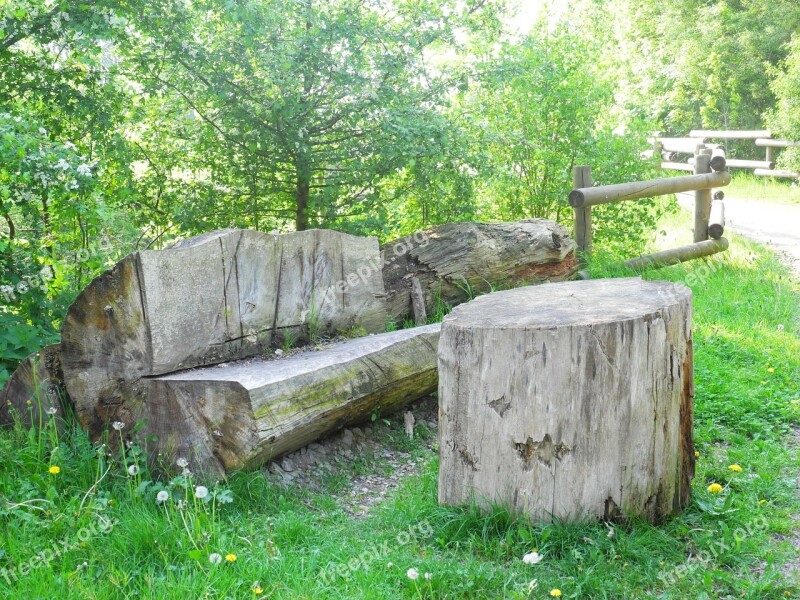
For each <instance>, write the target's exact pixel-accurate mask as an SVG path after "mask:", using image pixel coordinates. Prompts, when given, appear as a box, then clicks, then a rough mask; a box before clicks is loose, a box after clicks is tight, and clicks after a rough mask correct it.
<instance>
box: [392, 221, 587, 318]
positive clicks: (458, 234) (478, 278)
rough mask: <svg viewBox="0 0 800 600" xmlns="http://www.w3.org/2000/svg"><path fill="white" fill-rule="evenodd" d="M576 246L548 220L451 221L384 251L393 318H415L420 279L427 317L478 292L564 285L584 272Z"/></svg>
mask: <svg viewBox="0 0 800 600" xmlns="http://www.w3.org/2000/svg"><path fill="white" fill-rule="evenodd" d="M575 249H576V246H575V242H574V241H573V240H572V238H570V236H569V233H568V232H567V230H566V229H565V228H564V227H562V226H561V225H558V224H557V223H554V222H553V221H547V220H545V219H528V220H524V221H517V222H515V223H451V224H448V225H442V226H440V227H436V228H435V229H430V230H427V231H421V232H417V233H415V234H414V235H412V236H408V237H405V238H401V239H399V240H394V241H393V242H389V243H387V244H385V245H384V246H383V247H382V248H381V256H382V261H383V280H384V284H385V286H386V307H387V312H388V315H389V317H390V318H391V319H394V320H395V321H396V322H397V321H400V322H402V321H403V320H405V319H408V318H412V317H413V314H414V313H413V309H412V301H411V283H412V280H413V278H414V277H416V278H418V279H419V281H420V284H421V288H422V291H423V295H424V297H425V307H426V309H427V314H429V315H430V314H433V313H436V309H437V306H436V304H437V302H439V303H444V304H447V305H450V306H454V305H456V304H460V303H461V302H465V301H467V300H469V299H470V298H472V297H474V296H475V295H477V294H478V293H485V292H488V291H491V290H492V289H496V288H498V287H504V286H513V285H518V284H520V283H522V282H532V283H539V282H541V281H561V280H563V279H568V278H569V277H570V276H572V275H573V274H574V273H575V272H576V271H577V270H578V262H577V259H576V257H575Z"/></svg>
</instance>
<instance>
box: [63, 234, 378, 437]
mask: <svg viewBox="0 0 800 600" xmlns="http://www.w3.org/2000/svg"><path fill="white" fill-rule="evenodd" d="M378 261H379V259H378V244H377V240H375V239H374V238H357V237H354V236H350V235H347V234H343V233H338V232H334V231H323V230H312V231H305V232H297V233H291V234H287V235H269V234H265V233H260V232H256V231H241V230H226V231H217V232H212V233H209V234H205V235H202V236H199V237H196V238H192V239H189V240H186V241H184V242H180V243H179V244H176V245H175V246H173V247H172V248H171V249H168V250H161V251H140V252H136V253H134V254H131V255H129V256H128V257H126V258H125V259H123V260H122V261H120V262H119V263H118V264H117V265H116V266H115V267H114V268H113V269H112V270H111V271H108V272H106V273H105V274H103V275H101V276H100V277H98V278H97V279H95V280H94V281H93V282H92V283H91V284H90V285H89V286H88V287H87V288H86V289H85V290H84V291H83V292H82V293H81V294H80V295H79V296H78V298H77V300H76V301H75V302H74V303H73V304H72V306H71V307H70V308H69V311H68V313H67V316H66V318H65V320H64V325H63V327H62V332H61V334H62V350H63V357H64V361H63V362H64V381H65V384H66V388H67V391H68V392H69V395H70V397H71V398H72V399H73V400H74V401H75V411H76V414H77V416H78V419H79V420H80V422H81V424H82V425H83V426H84V427H85V428H86V429H87V430H88V431H89V433H90V435H91V437H92V438H93V439H97V438H98V437H99V436H100V435H101V434H102V432H103V431H104V430H105V429H106V427H107V426H108V424H109V423H111V422H113V421H121V422H123V423H126V424H127V425H128V426H131V427H132V426H133V425H134V424H135V423H136V420H137V419H139V418H140V417H142V416H143V415H142V411H141V406H140V404H141V402H143V401H144V399H145V398H146V394H145V388H144V386H143V385H142V383H141V379H142V378H144V377H151V376H155V375H162V374H165V373H171V372H174V371H177V370H180V369H187V368H190V367H196V366H205V365H212V364H217V363H221V362H225V361H230V360H236V359H240V358H245V357H249V356H255V355H259V354H262V353H263V352H265V351H266V350H267V349H269V348H273V347H276V346H278V345H280V344H282V343H284V341H285V340H287V339H288V340H297V341H302V340H304V339H305V340H307V339H309V338H310V337H316V336H320V335H328V334H335V333H337V332H339V331H341V330H348V329H351V328H352V327H354V326H356V325H358V326H361V327H363V328H364V329H366V331H367V332H379V331H383V330H384V327H385V308H384V301H383V298H382V295H383V281H382V278H381V272H380V269H379V268H376V266H375V265H377V264H378Z"/></svg>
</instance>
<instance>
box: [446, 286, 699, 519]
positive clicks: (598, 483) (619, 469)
mask: <svg viewBox="0 0 800 600" xmlns="http://www.w3.org/2000/svg"><path fill="white" fill-rule="evenodd" d="M438 362H439V411H440V470H439V501H440V502H441V503H443V504H461V503H464V502H469V501H475V502H477V503H479V504H481V505H483V506H488V505H490V504H501V505H505V506H508V507H509V508H510V509H511V510H513V511H514V512H521V513H524V514H527V515H528V516H529V517H530V518H531V519H532V520H550V519H554V518H557V519H563V520H581V519H585V518H601V519H604V520H616V519H619V518H622V517H626V516H638V517H642V518H645V519H647V520H649V521H651V522H658V521H661V520H663V519H664V518H666V517H668V516H670V515H672V514H674V513H676V512H678V511H680V510H681V509H682V508H683V507H685V506H686V505H687V503H688V502H689V497H690V483H691V479H692V477H693V476H694V446H693V442H692V412H693V404H692V402H693V395H694V386H693V368H692V329H691V291H690V290H689V289H688V288H687V287H685V286H683V285H679V284H672V283H667V282H660V281H642V280H641V279H638V278H630V279H601V280H592V281H575V282H568V283H551V284H544V285H539V286H535V287H525V288H518V289H514V290H509V291H505V292H497V293H493V294H488V295H486V296H482V297H479V298H477V299H475V300H473V301H472V302H469V303H468V304H464V305H461V306H459V307H457V308H456V309H454V310H453V312H451V313H450V314H449V315H448V316H447V318H446V319H445V320H444V323H443V325H442V332H441V339H440V342H439V353H438Z"/></svg>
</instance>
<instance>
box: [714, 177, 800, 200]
mask: <svg viewBox="0 0 800 600" xmlns="http://www.w3.org/2000/svg"><path fill="white" fill-rule="evenodd" d="M724 192H725V195H726V196H728V197H730V198H746V199H748V200H762V201H764V202H772V203H775V204H794V205H798V204H800V187H798V186H796V185H793V184H792V182H791V181H790V180H788V179H774V178H771V177H756V176H755V175H753V174H752V173H750V172H748V171H734V172H733V179H732V181H731V183H730V184H729V185H728V186H727V187H725V189H724Z"/></svg>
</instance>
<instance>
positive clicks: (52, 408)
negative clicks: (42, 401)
mask: <svg viewBox="0 0 800 600" xmlns="http://www.w3.org/2000/svg"><path fill="white" fill-rule="evenodd" d="M45 412H46V413H47V414H48V415H54V414H56V413H57V412H58V409H57V408H56V407H55V406H51V407H50V408H48V409H47V410H46V411H45Z"/></svg>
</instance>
